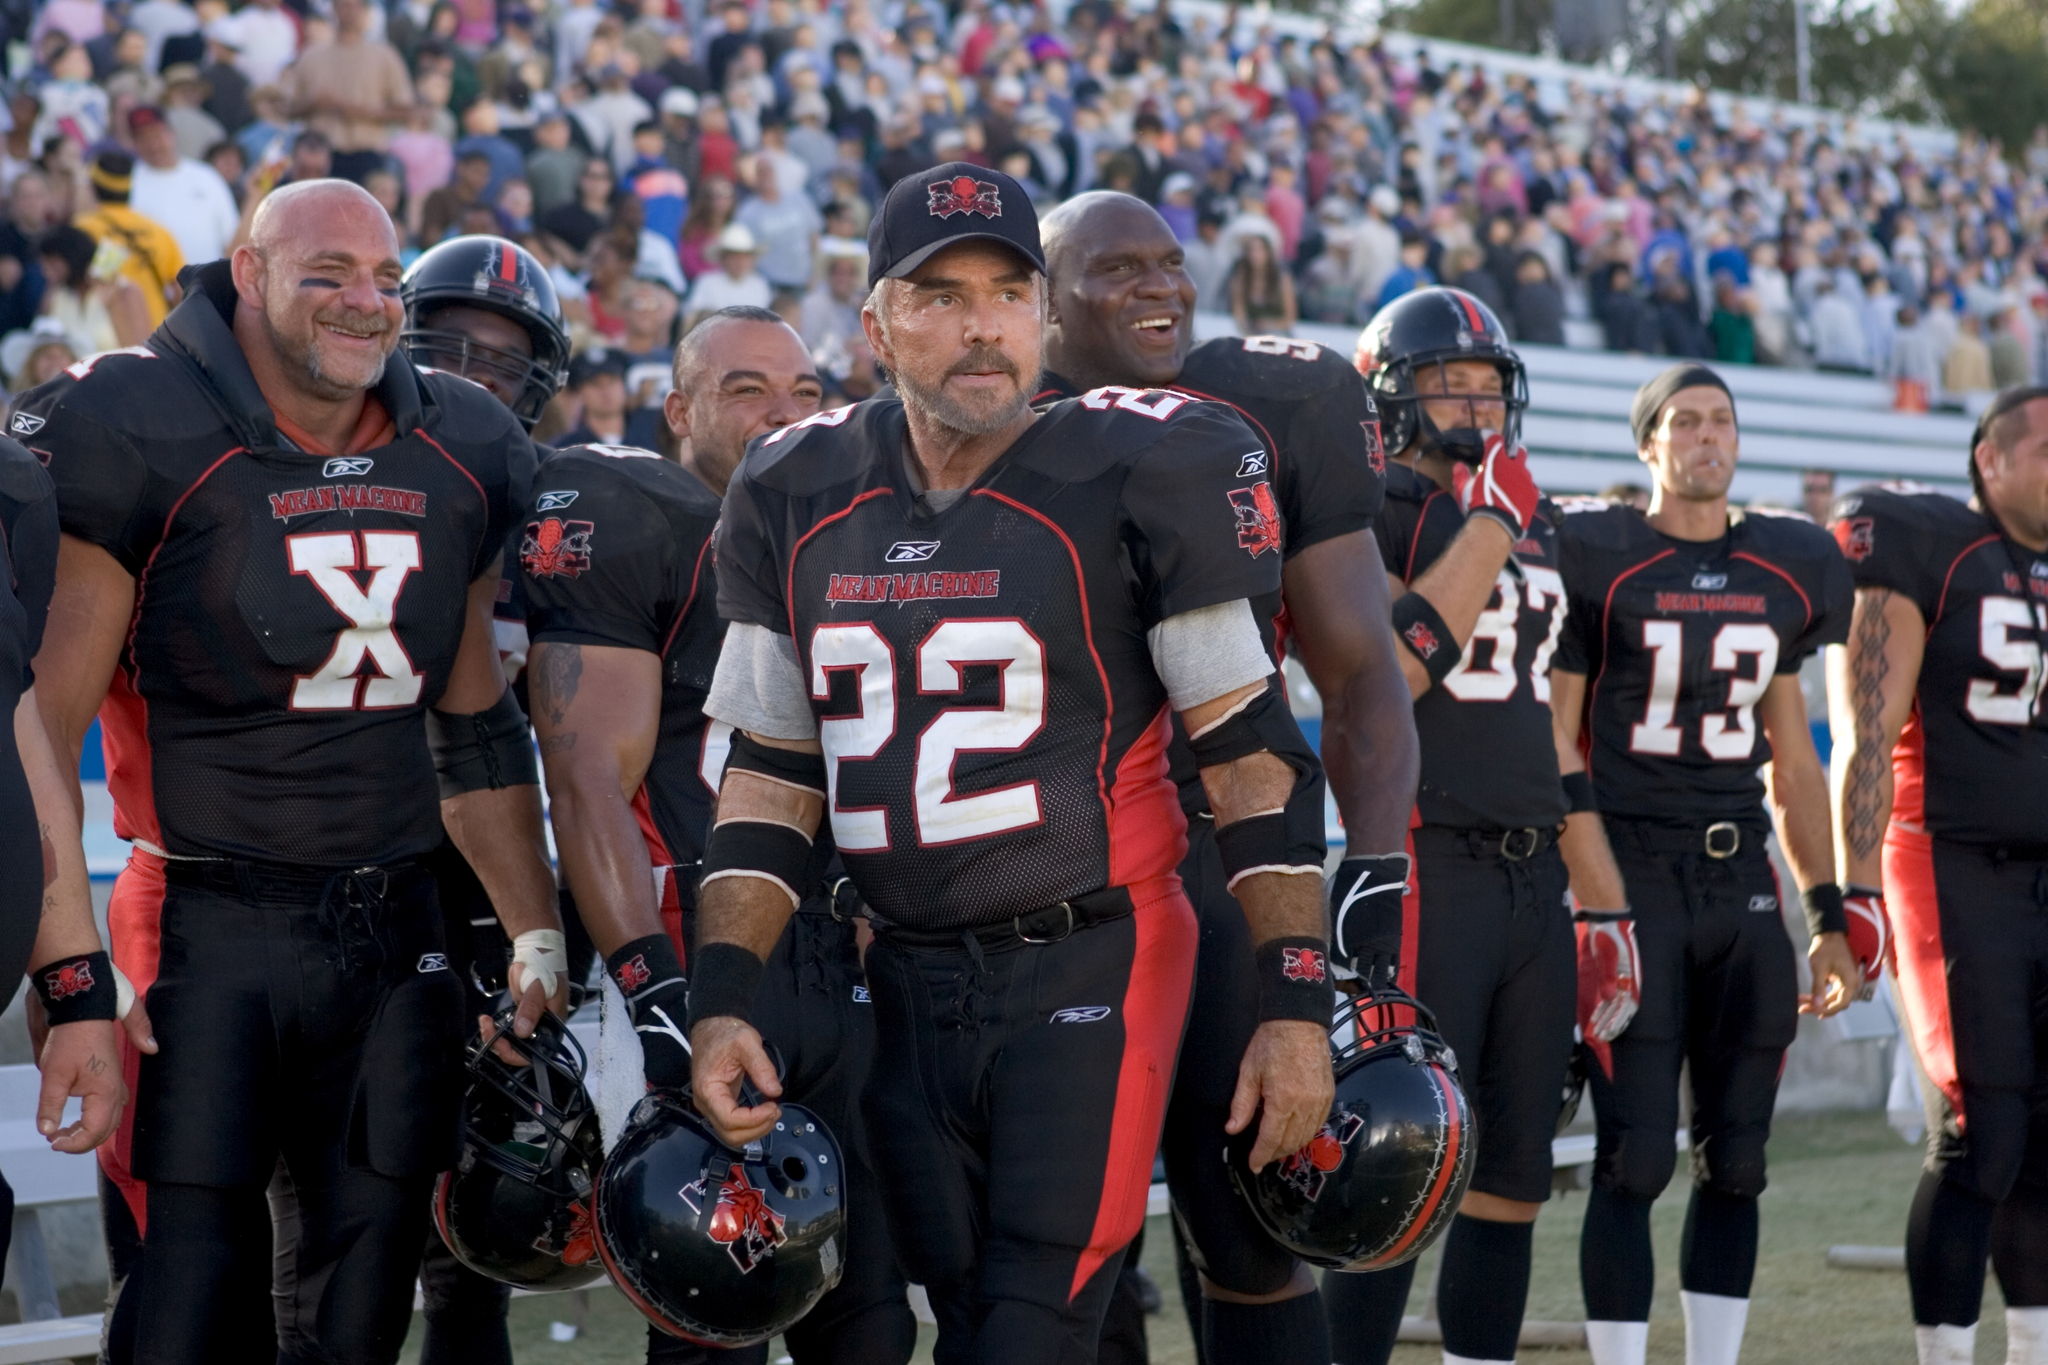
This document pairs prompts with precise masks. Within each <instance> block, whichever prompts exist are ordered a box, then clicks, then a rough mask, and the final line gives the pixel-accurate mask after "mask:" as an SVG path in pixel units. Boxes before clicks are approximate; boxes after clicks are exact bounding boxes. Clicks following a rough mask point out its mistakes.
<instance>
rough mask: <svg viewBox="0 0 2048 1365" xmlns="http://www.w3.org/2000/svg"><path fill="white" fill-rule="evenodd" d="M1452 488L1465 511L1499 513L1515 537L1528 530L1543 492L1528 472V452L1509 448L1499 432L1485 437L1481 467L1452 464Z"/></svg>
mask: <svg viewBox="0 0 2048 1365" xmlns="http://www.w3.org/2000/svg"><path fill="white" fill-rule="evenodd" d="M1451 491H1452V492H1454V493H1456V494H1457V496H1458V506H1459V507H1460V508H1462V509H1464V512H1465V515H1467V516H1471V515H1473V514H1475V513H1481V512H1483V513H1485V514H1486V515H1488V516H1491V517H1498V518H1499V519H1500V522H1501V524H1502V525H1503V526H1506V527H1507V528H1508V530H1509V531H1510V532H1512V533H1513V534H1514V537H1515V539H1516V540H1520V539H1521V538H1522V536H1523V535H1524V533H1526V532H1527V531H1528V529H1529V519H1530V518H1531V517H1533V516H1535V515H1536V500H1537V499H1538V498H1540V497H1542V496H1543V495H1542V494H1541V493H1539V492H1538V491H1537V490H1536V479H1535V477H1534V476H1533V475H1531V474H1530V473H1529V452H1528V451H1526V450H1524V449H1522V448H1521V447H1520V446H1517V447H1515V449H1514V450H1513V451H1510V450H1509V449H1508V447H1507V443H1506V442H1505V441H1503V440H1502V439H1501V438H1500V436H1499V435H1498V434H1497V433H1496V434H1494V435H1490V436H1488V437H1487V438H1486V458H1485V459H1483V460H1481V461H1480V462H1479V468H1477V469H1474V468H1472V466H1470V465H1468V464H1465V463H1463V462H1459V463H1456V464H1453V465H1452V466H1451Z"/></svg>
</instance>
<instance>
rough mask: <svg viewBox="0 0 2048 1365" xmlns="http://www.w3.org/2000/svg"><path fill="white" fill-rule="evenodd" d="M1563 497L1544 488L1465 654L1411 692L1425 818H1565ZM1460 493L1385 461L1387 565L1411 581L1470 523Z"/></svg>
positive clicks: (1467, 822) (1552, 821)
mask: <svg viewBox="0 0 2048 1365" xmlns="http://www.w3.org/2000/svg"><path fill="white" fill-rule="evenodd" d="M1561 515H1562V514H1561V513H1560V512H1559V511H1558V509H1557V505H1556V504H1555V503H1552V502H1551V501H1550V500H1549V499H1547V498H1546V499H1544V500H1543V502H1542V503H1541V504H1540V505H1539V506H1538V508H1537V512H1536V515H1535V517H1534V518H1533V519H1532V520H1531V521H1530V523H1529V533H1528V534H1527V535H1526V536H1524V537H1522V539H1521V540H1519V541H1517V542H1516V544H1515V547H1514V550H1513V554H1514V558H1515V564H1516V566H1517V568H1518V569H1519V570H1520V574H1519V576H1517V574H1515V573H1513V572H1510V571H1509V570H1508V569H1507V568H1506V567H1505V566H1504V567H1503V568H1502V569H1501V571H1500V577H1499V578H1498V579H1497V580H1496V581H1495V583H1494V589H1493V596H1492V597H1491V598H1489V599H1488V600H1487V603H1486V608H1485V610H1483V611H1481V612H1480V613H1479V619H1478V620H1477V621H1476V622H1475V623H1474V624H1473V627H1472V634H1471V637H1470V638H1469V639H1467V640H1466V641H1465V652H1464V654H1463V656H1462V657H1460V658H1459V660H1458V662H1457V665H1456V666H1455V667H1453V668H1452V669H1451V671H1450V672H1449V673H1447V674H1446V675H1444V680H1443V682H1442V683H1441V684H1439V685H1438V686H1435V687H1432V688H1430V689H1429V691H1427V692H1425V693H1423V694H1422V695H1421V696H1420V697H1418V698H1416V701H1415V732H1416V736H1417V738H1418V739H1419V740H1420V741H1421V744H1422V780H1421V782H1420V784H1419V785H1418V786H1417V788H1416V792H1415V805H1416V809H1417V811H1418V812H1419V813H1420V815H1421V818H1422V822H1423V823H1424V824H1428V825H1448V826H1451V827H1453V828H1457V829H1484V830H1503V829H1547V828H1550V827H1552V826H1555V825H1557V824H1558V823H1559V822H1560V821H1562V820H1563V819H1564V817H1565V799H1564V787H1563V785H1562V784H1561V783H1560V782H1559V780H1558V775H1557V746H1556V744H1555V743H1554V742H1553V741H1552V739H1551V724H1550V664H1551V660H1552V658H1553V657H1555V655H1556V653H1557V642H1558V637H1559V635H1560V633H1561V632H1562V631H1563V629H1564V618H1565V601H1564V579H1563V577H1562V576H1561V575H1560V574H1559V572H1558V567H1557V523H1558V520H1559V518H1560V517H1561ZM1464 526H1465V518H1464V515H1463V514H1462V513H1460V512H1459V511H1458V502H1457V499H1455V498H1453V497H1452V496H1451V495H1450V494H1449V493H1446V492H1444V491H1443V490H1442V489H1441V488H1438V487H1437V486H1436V484H1435V483H1434V482H1432V481H1431V480H1430V479H1428V478H1426V477H1425V476H1423V475H1421V474H1418V473H1416V472H1415V471H1414V470H1412V469H1410V468H1408V467H1407V466H1406V465H1400V464H1397V465H1395V466H1394V467H1393V468H1392V469H1389V470H1388V471H1387V503H1386V507H1385V509H1384V510H1383V511H1381V513H1380V515H1379V518H1378V520H1377V521H1375V522H1374V523H1373V529H1374V532H1375V534H1376V535H1377V536H1378V538H1379V543H1380V557H1381V558H1382V559H1383V560H1384V561H1385V563H1386V566H1387V572H1389V573H1391V574H1394V575H1395V576H1397V577H1399V578H1400V579H1401V580H1402V581H1403V582H1406V583H1410V584H1412V583H1414V581H1415V580H1416V579H1417V578H1420V577H1421V576H1422V574H1423V573H1424V571H1426V570H1427V569H1428V568H1429V566H1430V565H1432V564H1434V563H1435V562H1436V561H1437V559H1438V558H1439V557H1440V556H1442V554H1443V553H1444V551H1445V550H1447V549H1448V548H1450V544H1451V542H1452V541H1453V540H1455V539H1456V538H1457V535H1458V532H1459V531H1461V530H1463V529H1464Z"/></svg>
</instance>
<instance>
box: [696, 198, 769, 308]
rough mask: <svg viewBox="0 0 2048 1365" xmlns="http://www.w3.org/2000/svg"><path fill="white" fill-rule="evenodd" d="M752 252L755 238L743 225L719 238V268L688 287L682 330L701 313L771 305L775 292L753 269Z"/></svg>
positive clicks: (731, 229) (732, 228) (725, 231)
mask: <svg viewBox="0 0 2048 1365" xmlns="http://www.w3.org/2000/svg"><path fill="white" fill-rule="evenodd" d="M755 252H756V247H755V243H754V234H753V233H752V232H750V231H748V230H747V228H746V225H745V224H743V223H733V224H731V225H729V226H728V227H727V228H726V229H725V230H724V231H723V232H720V233H719V234H718V265H719V268H718V269H717V270H712V271H707V272H706V273H704V274H702V275H700V276H698V277H697V280H696V282H695V283H694V284H692V285H691V286H690V299H689V302H688V304H686V305H685V307H684V313H685V317H684V323H683V325H684V328H685V330H687V329H688V328H690V327H692V326H695V325H696V319H697V318H698V317H699V316H700V315H702V314H704V313H714V312H717V311H718V310H719V309H721V308H732V307H736V306H739V305H747V306H750V307H754V308H766V307H767V306H768V305H769V304H771V303H772V302H774V299H775V291H774V290H773V289H772V288H771V287H770V286H769V284H768V281H767V280H766V279H764V278H762V276H761V274H760V272H758V271H756V270H755V269H754V257H755Z"/></svg>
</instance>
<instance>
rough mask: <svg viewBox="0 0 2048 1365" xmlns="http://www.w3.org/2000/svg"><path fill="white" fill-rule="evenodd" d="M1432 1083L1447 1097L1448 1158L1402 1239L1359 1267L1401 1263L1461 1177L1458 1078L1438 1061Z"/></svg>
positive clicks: (1462, 1138)
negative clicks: (1453, 1078) (1451, 1075)
mask: <svg viewBox="0 0 2048 1365" xmlns="http://www.w3.org/2000/svg"><path fill="white" fill-rule="evenodd" d="M1429 1075H1430V1083H1431V1084H1432V1085H1434V1086H1436V1088H1437V1091H1438V1093H1440V1094H1441V1095H1442V1096H1443V1097H1444V1159H1443V1160H1442V1161H1441V1162H1439V1163H1438V1164H1437V1168H1436V1178H1435V1179H1434V1180H1433V1181H1431V1182H1430V1187H1429V1193H1428V1195H1426V1196H1425V1197H1424V1198H1423V1201H1422V1211H1421V1212H1420V1213H1417V1214H1416V1215H1415V1221H1414V1222H1412V1223H1410V1224H1409V1225H1408V1231H1406V1232H1404V1233H1402V1234H1401V1240H1400V1241H1398V1242H1396V1243H1394V1245H1393V1246H1391V1247H1389V1248H1387V1250H1386V1251H1385V1252H1384V1253H1383V1254H1381V1255H1379V1256H1376V1257H1374V1258H1373V1261H1372V1264H1370V1265H1364V1266H1360V1267H1358V1268H1359V1269H1360V1270H1378V1269H1380V1268H1381V1267H1383V1266H1390V1265H1399V1264H1400V1262H1401V1258H1402V1256H1403V1255H1405V1254H1406V1253H1407V1251H1408V1248H1410V1247H1411V1246H1414V1245H1415V1239H1416V1238H1418V1237H1420V1236H1422V1234H1423V1233H1424V1232H1425V1231H1426V1230H1428V1228H1429V1225H1430V1223H1431V1222H1432V1221H1434V1219H1435V1218H1436V1210H1437V1205H1439V1204H1441V1203H1443V1201H1444V1196H1445V1195H1446V1194H1448V1193H1450V1189H1451V1186H1452V1185H1454V1184H1456V1183H1457V1180H1458V1157H1459V1149H1460V1148H1461V1147H1463V1146H1464V1143H1465V1131H1464V1129H1463V1127H1462V1126H1460V1123H1459V1119H1460V1117H1461V1115H1460V1114H1459V1112H1458V1103H1457V1092H1456V1090H1455V1088H1454V1082H1453V1081H1452V1080H1451V1078H1450V1077H1449V1076H1447V1075H1446V1074H1445V1073H1444V1069H1443V1067H1441V1066H1438V1065H1436V1064H1434V1063H1432V1064H1431V1066H1430V1068H1429Z"/></svg>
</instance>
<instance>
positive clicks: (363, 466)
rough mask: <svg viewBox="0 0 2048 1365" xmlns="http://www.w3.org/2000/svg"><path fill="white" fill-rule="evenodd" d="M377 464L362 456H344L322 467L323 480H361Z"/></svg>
mask: <svg viewBox="0 0 2048 1365" xmlns="http://www.w3.org/2000/svg"><path fill="white" fill-rule="evenodd" d="M376 463H377V462H376V461H375V460H371V459H366V458H365V457H363V456H361V455H343V456H340V457H338V458H336V459H332V460H329V461H328V462H327V463H326V464H323V465H321V466H320V477H321V478H323V479H347V478H360V477H361V476H362V475H364V474H367V473H369V472H370V469H371V467H372V466H374V465H375V464H376Z"/></svg>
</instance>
